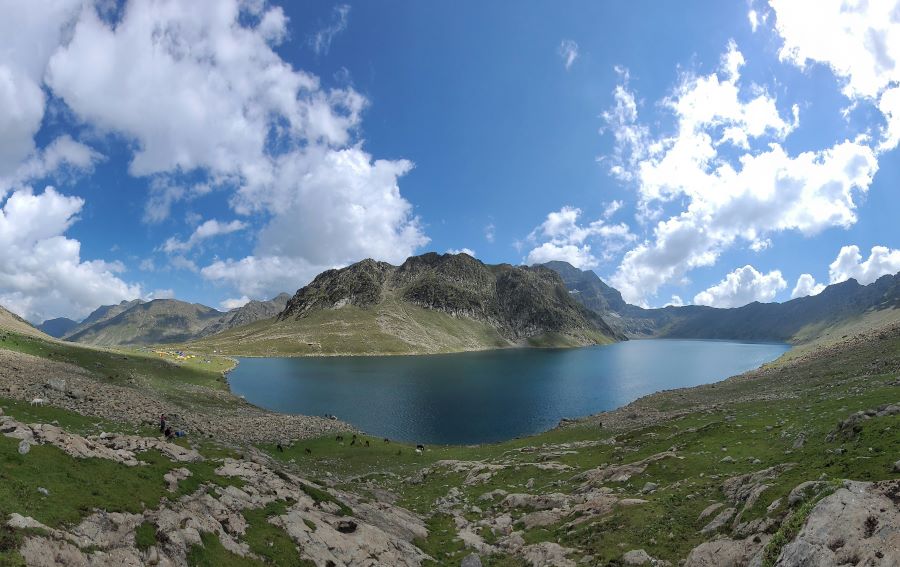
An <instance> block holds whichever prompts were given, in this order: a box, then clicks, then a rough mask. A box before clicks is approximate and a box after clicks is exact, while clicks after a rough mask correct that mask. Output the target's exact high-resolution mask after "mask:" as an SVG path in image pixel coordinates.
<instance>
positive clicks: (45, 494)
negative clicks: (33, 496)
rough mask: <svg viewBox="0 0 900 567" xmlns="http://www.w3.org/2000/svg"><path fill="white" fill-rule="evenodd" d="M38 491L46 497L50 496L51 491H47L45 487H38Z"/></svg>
mask: <svg viewBox="0 0 900 567" xmlns="http://www.w3.org/2000/svg"><path fill="white" fill-rule="evenodd" d="M37 491H38V492H40V493H41V494H43V495H44V496H50V491H49V490H47V489H46V488H44V487H43V486H38V489H37Z"/></svg>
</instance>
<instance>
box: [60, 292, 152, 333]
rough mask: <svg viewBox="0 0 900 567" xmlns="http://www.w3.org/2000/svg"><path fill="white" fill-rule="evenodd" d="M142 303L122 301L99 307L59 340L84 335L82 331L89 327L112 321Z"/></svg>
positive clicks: (141, 300) (140, 300)
mask: <svg viewBox="0 0 900 567" xmlns="http://www.w3.org/2000/svg"><path fill="white" fill-rule="evenodd" d="M142 303H144V300H143V299H133V300H131V301H122V302H121V303H117V304H115V305H101V306H100V307H98V308H97V309H95V310H94V311H93V312H92V313H91V314H90V315H88V316H87V317H85V318H84V320H82V321H81V322H80V323H78V325H77V326H76V327H73V328H72V329H70V330H69V332H67V333H66V334H64V335H62V337H61V338H63V339H65V340H70V338H71V337H72V336H74V335H80V334H82V333H84V331H86V330H87V329H88V328H89V327H92V326H93V325H99V324H100V323H103V322H104V321H108V320H109V319H112V318H113V317H115V316H117V315H119V314H120V313H124V312H125V311H128V310H129V309H131V308H132V307H135V306H137V305H140V304H142Z"/></svg>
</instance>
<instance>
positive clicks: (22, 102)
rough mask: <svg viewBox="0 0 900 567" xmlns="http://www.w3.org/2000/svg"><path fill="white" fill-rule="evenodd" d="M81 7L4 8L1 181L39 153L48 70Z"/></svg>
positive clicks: (9, 3) (76, 1)
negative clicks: (38, 135)
mask: <svg viewBox="0 0 900 567" xmlns="http://www.w3.org/2000/svg"><path fill="white" fill-rule="evenodd" d="M80 6H81V0H61V1H57V2H43V3H41V4H40V6H35V4H34V3H32V2H16V1H15V0H4V1H2V2H0V13H2V14H3V17H2V18H0V132H3V135H2V136H0V177H4V176H9V175H12V174H14V173H15V172H16V170H17V169H18V168H19V167H20V165H21V164H22V162H23V161H25V160H26V159H27V158H28V157H29V156H31V155H33V154H34V152H35V145H34V135H35V134H36V133H37V131H38V129H39V128H40V126H41V122H42V121H43V119H44V110H45V104H46V96H45V94H44V91H43V90H42V88H41V83H42V81H43V76H44V69H45V68H46V66H47V61H48V59H49V58H50V56H51V54H52V53H53V51H54V50H55V49H56V47H57V46H58V45H59V42H60V41H61V39H62V35H63V33H64V29H65V27H66V26H67V24H68V23H69V22H71V20H72V19H73V18H75V17H76V16H77V15H78V11H79V8H80ZM35 8H38V9H35Z"/></svg>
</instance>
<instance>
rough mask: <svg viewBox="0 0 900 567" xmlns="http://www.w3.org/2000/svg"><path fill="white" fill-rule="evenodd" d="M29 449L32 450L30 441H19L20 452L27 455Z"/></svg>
mask: <svg viewBox="0 0 900 567" xmlns="http://www.w3.org/2000/svg"><path fill="white" fill-rule="evenodd" d="M29 451H31V443H29V442H28V441H21V442H20V443H19V454H20V455H27V454H28V452H29Z"/></svg>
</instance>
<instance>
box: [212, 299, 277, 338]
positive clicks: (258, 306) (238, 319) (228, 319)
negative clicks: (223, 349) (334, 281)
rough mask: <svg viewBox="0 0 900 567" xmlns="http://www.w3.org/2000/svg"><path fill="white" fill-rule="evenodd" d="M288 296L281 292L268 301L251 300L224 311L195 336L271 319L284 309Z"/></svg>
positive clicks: (213, 333)
mask: <svg viewBox="0 0 900 567" xmlns="http://www.w3.org/2000/svg"><path fill="white" fill-rule="evenodd" d="M290 298H291V296H290V295H289V294H287V293H281V294H279V295H278V296H276V297H273V298H272V299H270V300H268V301H257V300H252V301H250V302H248V303H247V304H246V305H244V306H242V307H238V308H237V309H232V310H231V311H229V312H228V313H225V314H224V315H222V317H221V318H220V319H219V320H218V321H216V322H214V323H211V324H210V325H208V326H207V327H206V328H204V329H203V330H201V331H200V332H199V333H198V334H197V336H198V337H208V336H210V335H215V334H217V333H222V332H224V331H227V330H228V329H233V328H235V327H240V326H242V325H249V324H250V323H255V322H257V321H262V320H263V319H271V318H273V317H275V316H276V315H278V314H279V313H281V312H282V311H284V307H285V305H287V302H288V300H289V299H290Z"/></svg>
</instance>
